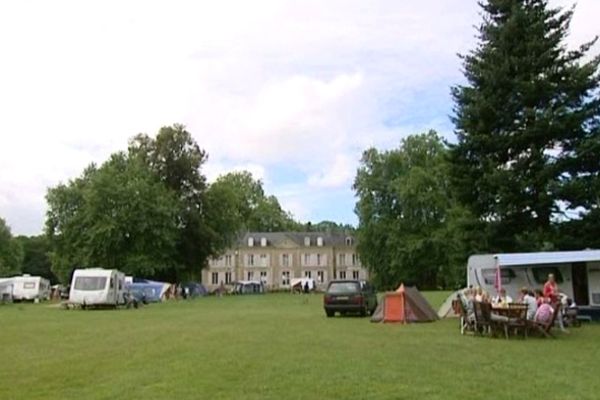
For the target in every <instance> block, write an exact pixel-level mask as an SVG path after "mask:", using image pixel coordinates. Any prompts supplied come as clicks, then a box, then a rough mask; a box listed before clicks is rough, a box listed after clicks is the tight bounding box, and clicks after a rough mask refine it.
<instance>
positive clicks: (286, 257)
mask: <svg viewBox="0 0 600 400" xmlns="http://www.w3.org/2000/svg"><path fill="white" fill-rule="evenodd" d="M281 265H283V266H284V267H289V266H290V255H289V254H284V255H282V256H281Z"/></svg>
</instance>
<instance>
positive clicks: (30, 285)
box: [23, 282, 35, 289]
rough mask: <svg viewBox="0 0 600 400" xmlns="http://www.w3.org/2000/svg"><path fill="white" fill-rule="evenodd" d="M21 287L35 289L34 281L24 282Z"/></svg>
mask: <svg viewBox="0 0 600 400" xmlns="http://www.w3.org/2000/svg"><path fill="white" fill-rule="evenodd" d="M23 289H35V282H24V283H23Z"/></svg>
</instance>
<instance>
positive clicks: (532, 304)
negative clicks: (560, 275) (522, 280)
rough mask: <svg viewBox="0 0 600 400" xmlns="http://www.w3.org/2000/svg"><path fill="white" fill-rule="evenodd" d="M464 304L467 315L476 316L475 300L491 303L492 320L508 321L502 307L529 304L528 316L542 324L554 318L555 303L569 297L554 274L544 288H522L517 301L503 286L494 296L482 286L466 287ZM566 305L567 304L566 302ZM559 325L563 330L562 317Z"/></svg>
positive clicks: (463, 298) (565, 300)
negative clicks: (563, 292) (559, 288)
mask: <svg viewBox="0 0 600 400" xmlns="http://www.w3.org/2000/svg"><path fill="white" fill-rule="evenodd" d="M461 297H462V299H461V300H462V301H463V305H464V306H465V308H466V310H467V316H468V317H469V318H474V317H475V316H474V307H473V302H484V303H491V305H492V313H491V319H492V321H498V322H508V321H509V317H507V316H505V315H502V314H503V313H501V312H500V310H501V309H502V308H508V307H509V305H512V304H515V303H516V304H521V305H522V306H523V307H524V306H527V313H526V318H527V320H530V321H536V322H539V323H541V324H545V323H548V322H550V321H551V320H552V316H553V314H554V308H553V305H554V306H556V305H557V304H560V303H561V302H565V303H566V302H567V301H568V299H567V298H566V296H565V295H563V294H561V293H560V291H559V290H558V285H557V284H556V281H555V278H554V275H553V274H549V275H548V280H547V281H546V283H545V284H544V287H543V289H537V290H532V289H529V288H522V289H521V290H520V291H519V297H518V298H517V301H516V302H515V301H514V300H513V298H512V297H510V296H509V295H508V294H507V293H506V289H504V288H501V289H500V290H499V292H498V294H497V295H496V296H494V297H490V295H489V294H488V293H487V292H485V291H484V290H483V289H482V288H480V287H478V288H466V289H464V290H463V293H462V296H461ZM565 305H566V304H565ZM557 320H558V322H559V325H560V327H561V329H562V330H564V326H563V324H562V319H560V318H557Z"/></svg>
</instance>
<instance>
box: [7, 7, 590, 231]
mask: <svg viewBox="0 0 600 400" xmlns="http://www.w3.org/2000/svg"><path fill="white" fill-rule="evenodd" d="M550 3H551V4H552V5H570V4H572V3H573V2H572V1H566V0H565V1H563V0H554V1H550ZM599 17H600V1H598V0H579V1H578V5H577V9H576V12H575V17H574V20H573V23H572V27H571V36H570V38H569V44H570V45H575V44H579V43H582V42H583V41H586V40H589V39H591V38H592V37H594V36H595V35H597V34H599V33H600V28H598V27H599V26H600V25H599V24H598V19H599ZM479 22H480V17H479V10H478V7H477V2H476V1H475V0H460V1H458V0H420V1H418V2H417V1H397V0H391V1H372V0H369V1H366V0H365V1H350V0H340V1H330V0H327V1H324V0H317V1H242V0H240V1H235V2H234V1H223V0H219V1H212V2H210V1H202V2H197V1H189V2H184V1H164V2H150V1H139V2H134V1H122V0H121V1H106V0H105V1H98V2H89V1H46V0H43V1H26V0H17V1H3V2H1V3H0V217H3V218H4V219H6V220H7V222H8V224H9V225H10V226H11V228H12V231H13V234H28V235H29V234H37V233H40V232H41V231H42V229H43V223H44V216H45V212H46V202H45V199H44V196H45V194H46V191H47V188H48V187H52V186H55V185H56V184H58V183H59V182H66V181H67V180H68V179H70V178H73V177H76V176H78V175H79V174H81V172H82V170H83V168H84V167H85V166H86V165H88V164H89V163H90V162H97V163H101V162H103V161H104V160H106V159H107V157H108V155H109V154H110V153H112V152H115V151H117V150H124V149H126V146H127V140H128V139H129V138H130V137H131V136H133V135H135V134H137V133H140V132H144V133H148V134H150V135H154V134H155V133H156V132H157V131H158V129H159V128H160V127H161V126H164V125H170V124H173V123H183V124H184V125H186V126H187V128H188V130H189V131H190V132H192V134H193V135H194V137H195V139H196V141H197V142H198V143H199V145H200V146H201V147H202V148H204V149H205V150H206V151H207V152H208V153H209V161H208V163H207V164H206V166H205V168H204V173H205V174H206V175H207V176H208V177H209V179H211V180H213V179H214V178H215V177H217V176H218V175H219V174H222V173H226V172H228V171H231V170H240V169H247V170H249V171H251V172H252V173H253V174H254V176H255V177H256V178H260V179H262V180H263V182H264V183H265V188H266V190H267V192H268V193H269V194H275V195H276V196H277V197H278V198H279V200H280V202H281V203H282V205H283V207H284V208H285V209H287V210H290V211H291V212H292V213H293V214H294V216H295V217H296V218H298V219H300V220H302V221H308V220H312V221H315V222H316V221H320V220H324V219H327V220H334V221H338V222H344V223H353V224H355V223H356V221H357V220H356V216H355V215H354V211H353V209H354V204H355V198H354V195H353V192H352V189H351V185H352V180H353V178H354V175H355V172H356V168H357V165H358V161H359V159H360V155H361V153H362V151H363V150H364V149H365V148H367V147H369V146H376V147H378V148H392V147H397V146H398V144H399V142H400V140H401V139H402V138H403V137H405V136H406V135H408V134H411V133H418V132H423V131H426V130H428V129H436V130H438V131H439V132H440V133H441V134H442V135H444V136H445V137H447V138H452V125H451V124H450V121H449V119H448V116H449V115H450V114H451V110H452V103H451V100H450V95H449V91H450V86H451V85H454V84H456V83H460V82H461V81H462V75H461V72H460V61H459V59H458V57H457V56H456V54H457V53H464V52H466V51H468V50H469V49H471V48H472V47H473V46H474V44H475V38H474V35H475V30H474V25H476V24H478V23H479ZM599 47H600V46H598V45H597V46H596V47H595V48H594V49H593V51H594V52H595V53H598V51H599Z"/></svg>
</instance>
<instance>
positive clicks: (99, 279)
mask: <svg viewBox="0 0 600 400" xmlns="http://www.w3.org/2000/svg"><path fill="white" fill-rule="evenodd" d="M106 281H107V279H106V277H104V276H79V277H77V278H75V289H76V290H103V289H105V288H106Z"/></svg>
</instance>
